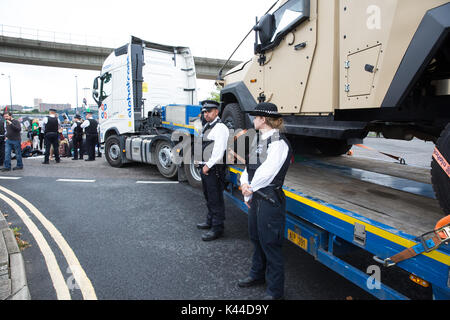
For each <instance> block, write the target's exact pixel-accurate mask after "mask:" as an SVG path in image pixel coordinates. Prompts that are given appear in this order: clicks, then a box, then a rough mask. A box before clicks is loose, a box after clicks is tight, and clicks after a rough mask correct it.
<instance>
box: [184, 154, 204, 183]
mask: <svg viewBox="0 0 450 320" xmlns="http://www.w3.org/2000/svg"><path fill="white" fill-rule="evenodd" d="M183 154H184V156H183V166H184V173H185V174H186V179H187V181H188V183H189V184H190V185H191V186H192V187H194V188H199V189H201V188H202V177H201V176H200V168H198V167H196V166H195V164H194V155H193V154H192V151H191V149H190V148H187V149H185V150H183Z"/></svg>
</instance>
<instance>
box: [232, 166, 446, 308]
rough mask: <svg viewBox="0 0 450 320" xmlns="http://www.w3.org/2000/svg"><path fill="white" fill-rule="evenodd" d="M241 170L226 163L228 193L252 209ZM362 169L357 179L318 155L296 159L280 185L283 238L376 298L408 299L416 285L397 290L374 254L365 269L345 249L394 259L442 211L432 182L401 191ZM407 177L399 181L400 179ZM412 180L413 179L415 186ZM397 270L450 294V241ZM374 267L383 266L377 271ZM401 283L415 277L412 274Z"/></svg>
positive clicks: (438, 294)
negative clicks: (245, 196) (243, 191)
mask: <svg viewBox="0 0 450 320" xmlns="http://www.w3.org/2000/svg"><path fill="white" fill-rule="evenodd" d="M338 169H341V170H338ZM242 170H243V169H242V168H241V167H239V166H230V167H229V175H228V181H229V185H228V188H227V191H226V195H227V196H228V197H229V198H230V199H231V200H232V201H233V202H234V203H235V204H236V205H237V206H238V207H239V208H240V209H241V210H242V211H244V212H247V210H248V209H247V207H246V205H245V204H244V203H243V200H242V196H241V194H240V191H239V190H238V188H239V176H240V173H241V172H242ZM362 171H364V170H362ZM361 173H362V172H361V171H360V172H358V173H357V175H356V176H352V175H351V174H350V175H349V171H347V170H342V168H336V166H335V165H331V164H329V163H326V162H321V161H317V160H313V161H310V160H308V161H301V162H300V163H294V164H292V165H291V168H290V169H289V172H288V175H287V177H286V180H285V185H284V188H283V189H284V193H285V194H286V199H287V212H288V214H287V217H286V228H285V238H286V239H288V240H289V241H291V242H293V243H295V244H296V245H297V246H299V248H302V249H303V250H305V251H307V252H308V253H309V254H311V255H313V256H314V258H315V259H316V260H317V261H319V262H321V263H323V264H324V265H326V266H327V267H329V268H330V269H332V270H334V271H336V272H337V273H339V274H340V275H342V276H344V277H345V278H347V279H348V280H349V281H351V282H353V283H355V284H356V285H358V286H359V287H361V288H363V289H364V290H366V291H368V292H369V293H371V294H372V295H374V296H375V297H377V298H379V299H409V298H410V296H414V295H413V294H412V292H411V290H414V287H413V289H409V291H408V292H400V291H399V290H397V289H394V288H393V287H392V285H387V284H386V283H384V281H383V272H385V271H384V270H385V268H384V267H383V266H382V265H381V264H379V263H377V262H376V261H375V260H372V259H371V261H370V262H369V265H368V266H365V267H364V268H363V269H361V268H357V267H355V266H354V265H352V264H351V263H349V262H347V261H345V260H344V259H342V258H341V256H342V253H343V252H345V253H346V254H348V255H351V254H352V252H355V251H357V250H360V251H361V250H362V251H364V252H365V253H367V255H370V256H377V257H379V258H382V259H384V258H387V257H391V256H393V255H394V254H396V253H398V252H400V251H402V250H404V249H405V248H409V247H412V246H414V245H416V244H417V243H418V239H417V238H418V236H420V235H421V234H423V233H425V232H427V231H431V230H433V228H434V226H435V223H436V222H437V221H438V220H439V219H440V218H443V217H444V215H443V213H442V212H441V211H440V209H439V206H438V205H437V202H436V200H435V199H434V197H433V196H431V195H430V194H429V190H428V187H427V186H425V185H420V186H421V187H423V190H422V191H423V192H422V193H420V190H419V191H417V190H416V189H415V188H413V189H414V190H408V189H407V188H406V189H398V188H396V187H395V186H396V181H395V180H396V179H397V177H394V176H391V179H387V180H391V181H390V183H391V184H392V185H390V184H388V185H386V184H383V183H380V184H374V181H364V179H361V176H358V175H360V174H361ZM374 177H375V176H374ZM400 179H402V178H400ZM384 180H385V181H386V177H384ZM405 182H406V181H405V179H402V184H404V183H405ZM415 183H417V181H411V185H414V184H415ZM410 191H414V192H410ZM377 268H378V269H377ZM392 268H400V269H401V270H402V271H404V272H405V273H406V272H407V273H409V274H411V275H413V276H414V279H418V280H416V281H417V282H420V281H421V280H425V281H426V282H422V283H425V284H428V285H430V286H431V288H432V294H433V298H434V299H450V279H449V274H450V246H449V245H448V244H446V245H445V244H444V245H442V246H441V247H440V248H439V249H438V250H434V251H432V252H429V253H423V254H420V255H418V256H416V257H414V258H411V259H408V260H404V261H402V262H399V263H398V265H397V266H395V267H392ZM368 270H369V271H372V272H369V273H368ZM376 270H379V271H380V270H383V271H381V274H378V275H377V274H376V272H375V271H376ZM417 277H418V278H417ZM318 280H319V279H318ZM397 280H398V281H399V282H401V281H410V280H409V279H408V278H407V277H404V278H401V279H400V278H399V279H397ZM394 285H395V284H394ZM414 286H419V285H418V284H417V285H416V284H414ZM399 287H401V286H399ZM419 289H420V288H419V287H417V290H419Z"/></svg>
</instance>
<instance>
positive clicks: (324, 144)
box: [314, 139, 352, 156]
mask: <svg viewBox="0 0 450 320" xmlns="http://www.w3.org/2000/svg"><path fill="white" fill-rule="evenodd" d="M314 146H315V147H316V148H317V149H319V151H320V152H321V153H322V154H323V155H325V156H340V155H343V154H345V153H347V151H348V150H350V149H351V148H352V145H351V144H347V141H345V140H336V139H317V140H314Z"/></svg>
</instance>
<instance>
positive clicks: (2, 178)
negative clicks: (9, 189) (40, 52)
mask: <svg viewBox="0 0 450 320" xmlns="http://www.w3.org/2000/svg"><path fill="white" fill-rule="evenodd" d="M19 179H22V177H0V180H19Z"/></svg>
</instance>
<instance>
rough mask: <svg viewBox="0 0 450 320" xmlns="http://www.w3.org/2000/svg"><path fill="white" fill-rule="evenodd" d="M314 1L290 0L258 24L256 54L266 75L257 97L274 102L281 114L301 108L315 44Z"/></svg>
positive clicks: (298, 110)
mask: <svg viewBox="0 0 450 320" xmlns="http://www.w3.org/2000/svg"><path fill="white" fill-rule="evenodd" d="M315 4H316V1H314V0H313V1H310V0H288V1H286V2H285V3H284V4H283V5H281V6H280V7H279V8H278V9H277V10H276V11H275V12H274V13H273V14H267V15H265V16H263V17H262V18H261V19H260V21H259V23H258V25H257V26H256V27H255V30H256V31H257V32H258V35H259V40H260V44H255V53H256V54H257V55H259V59H258V62H259V64H260V66H261V68H262V69H263V72H262V73H263V77H264V80H263V86H262V91H261V92H260V94H259V97H258V100H259V101H266V102H273V103H275V104H276V105H277V106H278V109H279V111H280V112H282V113H298V112H300V110H301V106H302V101H303V96H304V92H305V88H306V84H307V80H308V75H309V71H310V67H311V61H312V58H313V55H314V51H315V46H316V18H315V17H314V18H313V19H311V18H310V16H311V12H313V11H314V12H315ZM311 9H312V10H311Z"/></svg>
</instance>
